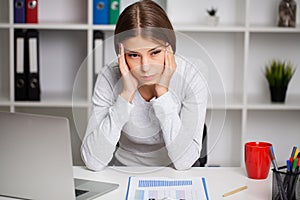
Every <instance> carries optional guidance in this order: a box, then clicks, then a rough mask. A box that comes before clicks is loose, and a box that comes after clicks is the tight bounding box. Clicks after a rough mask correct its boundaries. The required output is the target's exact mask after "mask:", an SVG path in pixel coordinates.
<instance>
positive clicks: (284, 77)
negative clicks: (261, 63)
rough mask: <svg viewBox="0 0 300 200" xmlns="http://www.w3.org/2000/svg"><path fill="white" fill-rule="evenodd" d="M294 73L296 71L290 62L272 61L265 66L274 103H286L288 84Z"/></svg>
mask: <svg viewBox="0 0 300 200" xmlns="http://www.w3.org/2000/svg"><path fill="white" fill-rule="evenodd" d="M294 73H295V69H294V67H293V66H292V64H291V63H290V62H285V61H280V60H272V61H271V62H270V64H269V65H266V66H265V76H266V79H267V81H268V83H269V88H270V92H271V101H272V102H285V96H286V91H287V88H288V84H289V82H290V80H291V78H292V76H293V75H294Z"/></svg>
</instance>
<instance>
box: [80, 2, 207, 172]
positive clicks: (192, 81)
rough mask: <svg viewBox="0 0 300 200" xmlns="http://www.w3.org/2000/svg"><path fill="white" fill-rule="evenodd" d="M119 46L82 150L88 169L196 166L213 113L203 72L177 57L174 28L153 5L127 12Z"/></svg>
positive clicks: (102, 80) (99, 87)
mask: <svg viewBox="0 0 300 200" xmlns="http://www.w3.org/2000/svg"><path fill="white" fill-rule="evenodd" d="M114 42H115V50H116V53H117V55H118V63H117V64H116V65H111V66H108V67H106V68H105V70H103V71H102V72H101V73H100V74H99V76H98V79H97V82H96V85H95V91H94V95H93V111H92V114H91V116H90V119H89V122H88V126H87V130H86V134H85V137H84V139H83V144H82V148H81V152H82V158H83V160H84V162H85V164H86V166H87V168H89V169H91V170H95V171H98V170H101V169H103V168H105V167H106V166H107V165H110V164H113V165H126V166H173V167H175V168H176V169H179V170H184V169H188V168H190V167H191V166H192V165H193V164H194V163H195V161H196V160H197V159H198V158H199V157H200V151H201V147H202V131H203V126H204V120H205V114H206V102H207V86H206V82H205V80H204V78H203V77H202V76H201V73H200V72H199V69H200V67H199V66H197V65H196V64H193V63H191V62H190V60H188V59H185V58H183V57H180V56H175V55H174V53H175V51H176V37H175V33H174V31H173V27H172V25H171V23H170V21H169V19H168V17H167V15H166V13H165V12H164V10H163V9H162V8H161V7H160V6H158V5H157V4H156V3H154V2H153V1H151V0H142V1H139V2H137V3H134V4H132V5H130V6H128V7H127V8H126V9H125V10H124V11H123V12H122V13H121V15H120V17H119V19H118V22H117V24H116V29H115V35H114ZM199 63H200V62H199ZM200 64H201V63H200Z"/></svg>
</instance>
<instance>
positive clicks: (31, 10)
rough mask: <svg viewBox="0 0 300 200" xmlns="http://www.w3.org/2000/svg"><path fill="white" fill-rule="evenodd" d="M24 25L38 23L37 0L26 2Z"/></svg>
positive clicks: (27, 0)
mask: <svg viewBox="0 0 300 200" xmlns="http://www.w3.org/2000/svg"><path fill="white" fill-rule="evenodd" d="M26 23H35V24H36V23H38V0H26Z"/></svg>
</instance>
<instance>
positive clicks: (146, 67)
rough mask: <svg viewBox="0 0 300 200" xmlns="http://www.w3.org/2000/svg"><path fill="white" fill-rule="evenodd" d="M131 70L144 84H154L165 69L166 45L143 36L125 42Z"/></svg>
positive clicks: (125, 50) (126, 57)
mask: <svg viewBox="0 0 300 200" xmlns="http://www.w3.org/2000/svg"><path fill="white" fill-rule="evenodd" d="M123 46H124V53H125V59H126V62H127V65H128V68H129V70H130V71H131V73H132V74H133V76H134V77H135V78H136V79H137V80H138V82H139V83H140V84H142V85H152V84H155V83H157V82H158V81H159V80H160V77H161V74H162V72H163V70H164V63H165V59H164V58H165V51H166V45H164V43H163V42H161V43H159V42H155V41H153V40H150V39H145V38H143V37H141V36H137V37H133V38H129V39H127V40H125V41H124V42H123Z"/></svg>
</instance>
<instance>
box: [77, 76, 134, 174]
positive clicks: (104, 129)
mask: <svg viewBox="0 0 300 200" xmlns="http://www.w3.org/2000/svg"><path fill="white" fill-rule="evenodd" d="M105 74H106V75H103V74H102V75H101V76H100V77H98V80H97V82H96V88H95V90H94V95H93V98H92V100H93V109H92V113H91V116H90V118H89V121H88V125H87V129H86V133H85V136H84V139H83V142H82V146H81V155H82V159H83V161H84V163H85V165H86V167H87V168H89V169H91V170H94V171H99V170H102V169H104V168H105V167H106V166H107V165H108V163H109V162H110V161H111V159H112V157H113V153H114V151H115V148H116V144H117V143H118V141H119V138H120V134H121V129H122V127H123V125H124V124H125V123H126V122H127V121H128V120H129V115H130V111H131V109H132V107H133V105H132V104H130V103H128V102H127V101H126V100H125V99H123V98H122V97H121V96H119V95H117V97H116V99H115V97H114V93H115V91H114V88H115V87H114V85H115V84H114V83H113V82H114V77H113V75H112V74H108V76H107V73H105Z"/></svg>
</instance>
